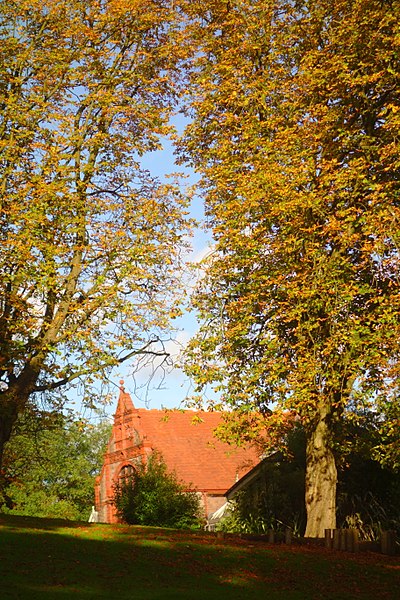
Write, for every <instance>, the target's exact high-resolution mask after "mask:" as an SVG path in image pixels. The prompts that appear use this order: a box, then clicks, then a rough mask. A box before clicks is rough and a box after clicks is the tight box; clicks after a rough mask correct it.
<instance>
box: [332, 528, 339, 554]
mask: <svg viewBox="0 0 400 600" xmlns="http://www.w3.org/2000/svg"><path fill="white" fill-rule="evenodd" d="M333 549H334V550H340V529H334V530H333Z"/></svg>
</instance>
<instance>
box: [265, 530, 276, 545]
mask: <svg viewBox="0 0 400 600" xmlns="http://www.w3.org/2000/svg"><path fill="white" fill-rule="evenodd" d="M267 535H268V538H267V540H268V543H269V544H273V543H274V541H275V532H274V530H273V529H268V534H267Z"/></svg>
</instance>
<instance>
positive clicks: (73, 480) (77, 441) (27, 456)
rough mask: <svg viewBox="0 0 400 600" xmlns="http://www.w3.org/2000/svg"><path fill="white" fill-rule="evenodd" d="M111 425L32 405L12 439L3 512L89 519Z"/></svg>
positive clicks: (5, 464) (5, 470)
mask: <svg viewBox="0 0 400 600" xmlns="http://www.w3.org/2000/svg"><path fill="white" fill-rule="evenodd" d="M110 432H111V425H110V423H109V422H107V421H101V422H100V423H98V424H96V425H93V424H90V423H88V422H87V421H85V420H84V419H73V418H71V417H67V416H63V415H57V414H54V413H42V412H36V411H30V410H27V411H26V412H25V413H24V415H23V416H22V417H20V419H19V420H18V421H17V423H16V425H15V427H14V432H13V434H12V436H11V439H10V441H9V442H8V443H7V444H6V448H5V452H4V461H3V468H2V472H1V477H2V479H3V483H4V486H3V495H2V494H1V492H0V505H2V506H1V511H2V512H10V513H11V514H20V515H27V516H34V517H47V518H63V519H72V520H83V521H87V520H88V517H89V515H90V509H91V506H92V505H93V504H94V482H95V477H96V475H98V474H99V472H100V469H101V465H102V462H103V457H104V452H105V447H106V444H107V441H108V438H109V436H110Z"/></svg>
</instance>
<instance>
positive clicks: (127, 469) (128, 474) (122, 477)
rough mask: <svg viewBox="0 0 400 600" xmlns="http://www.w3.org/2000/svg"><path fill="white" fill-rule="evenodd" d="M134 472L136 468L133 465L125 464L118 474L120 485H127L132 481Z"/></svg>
mask: <svg viewBox="0 0 400 600" xmlns="http://www.w3.org/2000/svg"><path fill="white" fill-rule="evenodd" d="M134 472H135V469H134V468H133V467H132V465H125V466H124V467H122V469H121V470H120V472H119V475H118V483H119V484H120V485H126V484H127V483H129V482H130V481H132V479H133V474H134Z"/></svg>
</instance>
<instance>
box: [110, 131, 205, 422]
mask: <svg viewBox="0 0 400 600" xmlns="http://www.w3.org/2000/svg"><path fill="white" fill-rule="evenodd" d="M181 127H182V121H179V122H178V128H179V129H181ZM163 146H164V148H163V150H160V151H157V152H153V153H151V154H147V155H145V156H144V157H143V158H142V159H141V164H142V166H143V167H144V168H147V169H148V170H149V171H150V172H151V174H152V175H154V176H157V177H159V178H160V179H161V180H163V179H165V175H167V174H168V173H171V172H176V171H178V172H184V173H185V175H187V179H186V180H185V183H186V184H188V185H190V184H193V183H194V182H195V181H196V175H195V174H194V173H193V171H192V170H191V169H188V168H183V167H181V166H176V165H175V161H174V155H173V147H172V144H171V143H170V142H169V141H168V140H164V141H163ZM191 216H193V217H194V218H196V219H197V220H199V221H202V220H203V205H202V202H201V199H199V198H198V197H197V198H195V199H194V200H193V203H192V206H191ZM191 244H192V247H193V250H192V254H191V256H190V257H189V259H190V260H198V259H199V258H201V257H202V256H204V255H205V254H206V253H207V252H208V251H209V248H210V245H211V236H210V234H209V233H208V232H206V231H204V230H203V229H201V228H199V229H197V230H196V231H195V232H194V236H193V238H192V240H191ZM176 326H177V327H179V330H180V331H179V332H178V334H177V336H176V337H177V341H178V343H179V344H180V345H181V346H184V345H185V343H186V342H187V341H188V339H189V338H190V337H191V336H192V335H193V334H194V333H195V331H196V330H197V326H198V325H197V321H196V318H195V316H194V315H193V313H185V314H184V315H183V316H182V317H181V318H180V319H178V320H177V321H176ZM167 347H168V349H169V350H170V351H171V352H172V353H177V352H178V348H179V346H178V344H174V343H172V342H169V343H168V345H167ZM150 375H151V370H150V368H148V369H147V368H145V369H143V370H142V371H139V372H138V373H136V374H135V376H133V367H132V364H129V363H128V364H125V365H123V366H121V367H120V368H119V369H118V370H116V371H115V373H114V375H113V383H115V384H116V387H115V399H113V402H112V404H111V405H110V406H109V409H108V412H110V413H111V414H112V413H113V412H114V410H115V407H116V402H117V397H118V388H117V385H118V383H119V380H120V379H123V380H124V382H125V389H126V391H128V392H130V393H131V395H132V399H133V402H134V404H135V405H136V406H137V407H138V408H143V407H147V408H150V409H153V408H157V409H159V408H161V407H167V408H175V407H179V406H182V403H183V402H184V399H185V397H186V396H187V395H190V393H192V392H193V389H192V386H191V383H190V381H189V380H188V378H187V377H186V376H185V375H184V373H183V372H182V371H180V370H179V369H172V370H171V371H170V372H163V371H162V370H159V371H158V372H156V373H155V375H154V378H153V379H152V380H151V382H150V384H149V377H150Z"/></svg>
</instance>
